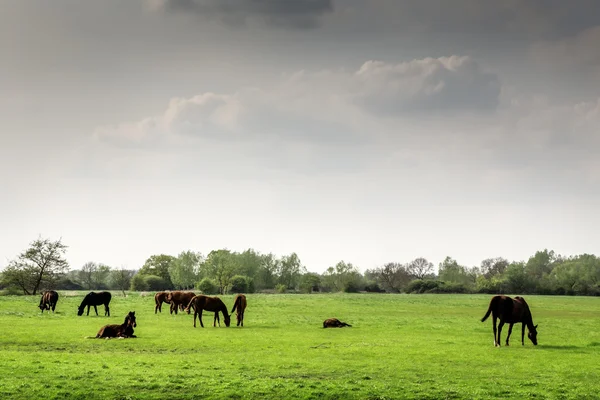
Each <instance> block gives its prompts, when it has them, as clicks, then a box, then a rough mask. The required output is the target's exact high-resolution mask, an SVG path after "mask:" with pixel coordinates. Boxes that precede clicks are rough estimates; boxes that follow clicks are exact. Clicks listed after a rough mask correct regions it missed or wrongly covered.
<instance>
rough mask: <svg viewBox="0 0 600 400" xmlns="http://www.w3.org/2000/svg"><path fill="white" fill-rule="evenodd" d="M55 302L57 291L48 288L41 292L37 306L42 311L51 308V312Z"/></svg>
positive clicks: (56, 300)
mask: <svg viewBox="0 0 600 400" xmlns="http://www.w3.org/2000/svg"><path fill="white" fill-rule="evenodd" d="M57 302H58V293H56V292H55V291H54V290H48V291H47V292H44V293H42V298H41V299H40V305H39V306H38V307H39V308H40V310H42V313H43V312H44V310H48V312H50V309H52V312H54V309H55V308H56V303H57Z"/></svg>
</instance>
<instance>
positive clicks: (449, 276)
mask: <svg viewBox="0 0 600 400" xmlns="http://www.w3.org/2000/svg"><path fill="white" fill-rule="evenodd" d="M439 267H440V268H439V271H438V277H439V279H440V280H441V281H443V282H450V283H461V284H463V285H468V284H470V283H473V282H474V280H475V278H474V276H472V275H471V274H469V271H468V270H467V269H466V268H465V267H463V266H462V265H458V263H457V262H456V260H455V259H453V258H451V257H446V258H445V259H444V261H443V262H441V263H440V265H439Z"/></svg>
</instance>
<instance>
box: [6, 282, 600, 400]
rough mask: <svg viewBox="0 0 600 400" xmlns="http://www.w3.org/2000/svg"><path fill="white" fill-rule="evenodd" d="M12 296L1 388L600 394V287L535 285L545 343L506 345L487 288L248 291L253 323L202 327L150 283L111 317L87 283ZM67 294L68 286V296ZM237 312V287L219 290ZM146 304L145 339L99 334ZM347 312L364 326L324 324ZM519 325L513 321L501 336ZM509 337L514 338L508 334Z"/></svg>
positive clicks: (19, 395) (70, 392)
mask: <svg viewBox="0 0 600 400" xmlns="http://www.w3.org/2000/svg"><path fill="white" fill-rule="evenodd" d="M59 293H60V295H61V298H60V300H59V302H58V306H57V313H56V314H54V315H52V314H50V315H48V314H47V313H46V314H44V315H41V313H40V311H39V309H38V308H37V305H38V303H39V297H38V296H35V297H32V296H27V297H25V296H0V324H1V325H0V327H1V329H0V369H1V371H2V373H1V376H0V398H2V399H26V398H44V399H53V398H56V399H95V398H115V399H165V398H172V399H192V398H194V399H198V398H210V399H224V398H234V399H242V398H273V399H283V398H285V399H289V398H317V397H318V398H328V399H330V398H331V399H333V398H338V399H348V398H359V399H396V398H419V399H444V398H448V399H475V398H481V399H484V398H486V399H487V398H498V399H509V398H515V399H517V398H536V399H545V398H548V399H586V398H587V399H598V398H599V395H598V393H600V318H599V317H600V298H592V297H558V296H524V297H525V298H526V299H527V301H528V303H529V305H530V307H531V309H532V312H533V317H534V322H535V323H536V324H539V327H538V331H539V336H538V340H539V343H540V345H538V346H537V347H534V346H533V345H532V344H531V342H529V341H527V338H525V340H526V341H527V342H526V343H525V347H522V346H521V344H520V333H521V328H520V324H519V325H516V326H515V328H514V329H513V335H512V337H511V344H512V346H511V347H502V348H494V347H493V344H492V343H493V337H492V328H491V319H490V320H488V321H486V322H485V323H481V322H480V319H481V317H482V316H483V314H484V313H485V311H486V309H487V305H488V302H489V299H490V298H491V296H488V295H384V294H323V295H258V294H256V295H253V294H250V295H248V309H247V312H246V319H245V327H244V328H238V327H235V318H234V319H233V321H232V322H233V324H232V326H231V327H230V328H225V327H224V324H223V325H222V327H221V328H218V327H217V328H213V327H212V316H213V314H212V313H205V314H204V315H205V317H204V324H205V328H204V329H202V328H200V327H199V325H198V328H196V329H194V328H193V326H192V316H191V315H187V314H181V313H180V314H179V315H177V316H175V315H169V312H168V305H164V306H163V312H162V314H158V315H155V314H154V298H153V296H152V294H149V295H148V296H140V294H139V293H130V294H129V295H128V297H127V298H124V297H123V296H122V294H120V293H119V292H113V300H112V303H111V317H110V318H108V317H104V316H103V315H104V307H102V306H100V307H99V309H98V312H99V314H100V316H99V317H96V316H95V315H94V316H92V314H93V308H92V311H91V314H90V316H89V317H88V316H85V314H84V316H82V317H78V316H77V315H76V311H77V305H78V304H79V302H80V301H81V299H82V297H83V294H84V293H83V292H79V293H77V292H71V293H66V292H59ZM67 295H68V296H67ZM220 297H221V298H222V299H223V300H224V302H225V304H226V305H227V306H228V308H229V309H230V310H231V307H232V305H233V304H232V303H233V296H220ZM128 311H135V312H136V316H137V321H138V327H137V329H136V331H135V333H136V334H137V335H138V338H137V339H127V340H114V339H113V340H96V339H84V337H85V336H93V335H95V334H96V332H97V331H98V330H99V328H100V327H101V326H102V325H105V324H108V323H119V324H120V323H122V322H123V318H124V316H125V314H126V313H127V312H128ZM329 317H337V318H339V319H341V320H342V321H345V322H348V323H350V324H352V325H353V327H352V328H343V329H323V328H322V321H323V320H324V319H326V318H329ZM506 332H507V329H505V330H504V333H503V338H504V337H505V336H506ZM503 341H504V340H503Z"/></svg>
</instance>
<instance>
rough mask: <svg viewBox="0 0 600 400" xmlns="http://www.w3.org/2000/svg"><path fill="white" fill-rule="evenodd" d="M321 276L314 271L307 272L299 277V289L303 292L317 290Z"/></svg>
mask: <svg viewBox="0 0 600 400" xmlns="http://www.w3.org/2000/svg"><path fill="white" fill-rule="evenodd" d="M320 284H321V277H320V276H319V274H315V273H314V272H307V273H306V274H304V275H302V277H301V278H300V290H301V291H302V292H304V293H312V292H318V291H319V285H320Z"/></svg>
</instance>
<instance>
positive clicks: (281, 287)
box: [275, 283, 287, 293]
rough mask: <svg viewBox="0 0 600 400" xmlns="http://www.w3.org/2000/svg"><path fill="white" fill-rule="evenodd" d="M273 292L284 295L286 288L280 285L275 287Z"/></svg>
mask: <svg viewBox="0 0 600 400" xmlns="http://www.w3.org/2000/svg"><path fill="white" fill-rule="evenodd" d="M275 290H276V291H277V293H285V291H286V290H287V286H285V285H284V284H281V283H280V284H279V285H277V286H275Z"/></svg>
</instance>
